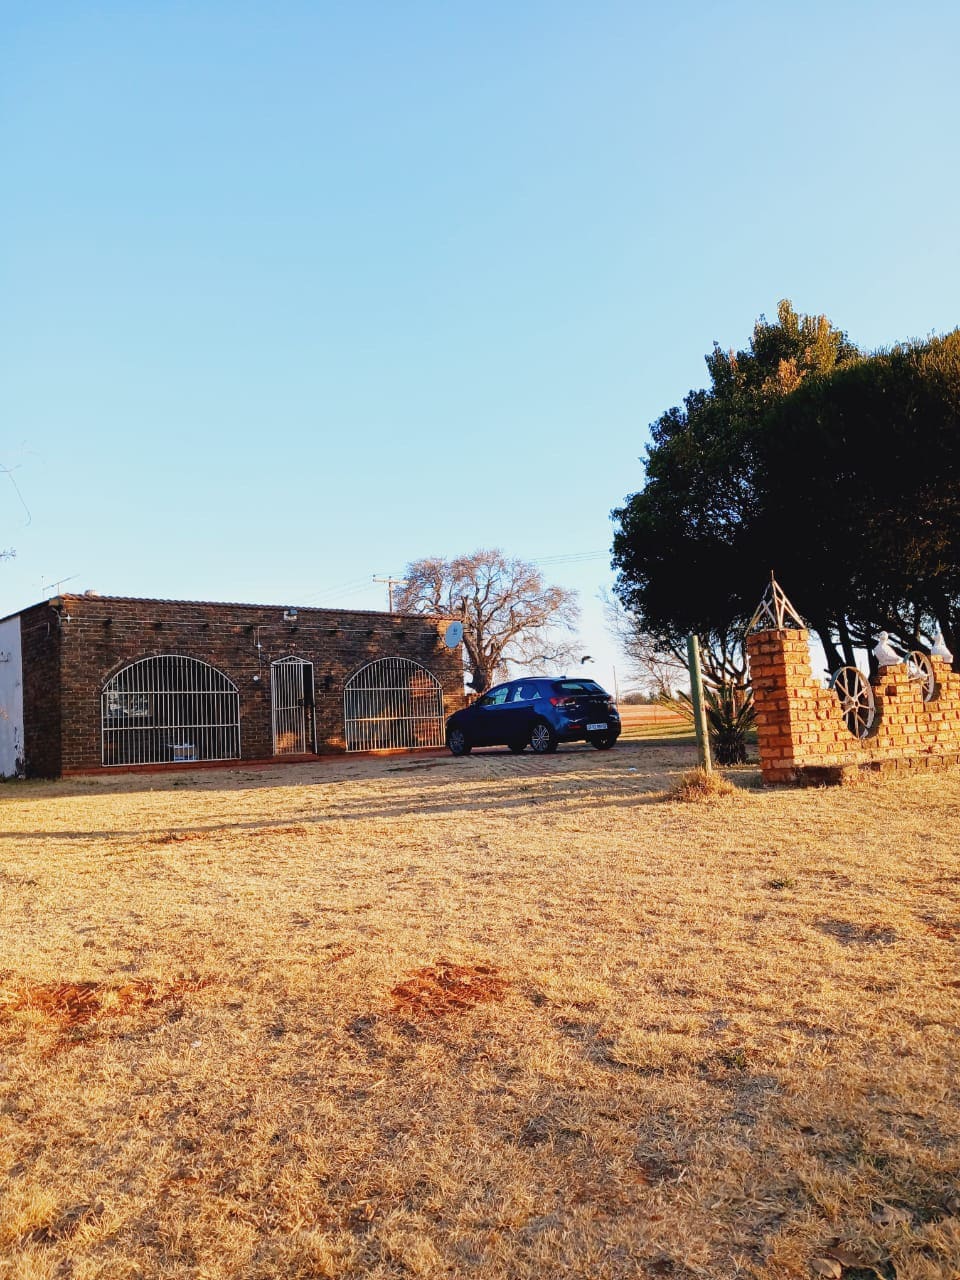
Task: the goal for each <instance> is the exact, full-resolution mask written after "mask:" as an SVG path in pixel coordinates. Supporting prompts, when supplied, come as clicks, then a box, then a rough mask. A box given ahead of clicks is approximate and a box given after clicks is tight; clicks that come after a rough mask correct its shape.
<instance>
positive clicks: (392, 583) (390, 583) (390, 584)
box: [373, 575, 406, 613]
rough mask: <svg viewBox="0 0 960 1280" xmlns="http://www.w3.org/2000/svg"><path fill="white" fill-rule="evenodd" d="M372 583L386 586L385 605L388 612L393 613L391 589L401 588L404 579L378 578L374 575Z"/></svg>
mask: <svg viewBox="0 0 960 1280" xmlns="http://www.w3.org/2000/svg"><path fill="white" fill-rule="evenodd" d="M373 580H374V582H385V583H386V584H387V604H388V606H389V609H390V612H391V613H393V588H394V587H402V586H403V584H404V582H406V578H378V577H377V576H376V575H374V579H373Z"/></svg>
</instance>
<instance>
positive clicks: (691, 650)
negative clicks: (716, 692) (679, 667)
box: [687, 636, 713, 773]
mask: <svg viewBox="0 0 960 1280" xmlns="http://www.w3.org/2000/svg"><path fill="white" fill-rule="evenodd" d="M687 665H688V666H689V668H690V701H691V702H692V703H693V723H694V725H695V726H696V730H697V755H698V756H699V757H700V768H701V769H703V770H704V771H705V772H706V773H712V772H713V761H712V760H711V759H710V735H709V733H708V731H707V714H706V711H705V709H704V705H703V676H702V674H701V672H700V641H699V639H698V638H697V637H696V636H688V637H687Z"/></svg>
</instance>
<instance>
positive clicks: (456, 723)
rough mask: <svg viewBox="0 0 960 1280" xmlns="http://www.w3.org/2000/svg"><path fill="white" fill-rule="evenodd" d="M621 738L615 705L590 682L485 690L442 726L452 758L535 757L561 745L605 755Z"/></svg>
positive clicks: (541, 679)
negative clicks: (483, 751)
mask: <svg viewBox="0 0 960 1280" xmlns="http://www.w3.org/2000/svg"><path fill="white" fill-rule="evenodd" d="M619 737H620V713H619V712H618V711H617V707H616V703H615V702H614V701H613V699H612V698H611V697H610V695H609V693H607V691H606V690H605V689H601V687H600V685H598V684H597V683H596V681H595V680H578V679H568V678H567V677H565V676H560V677H556V678H554V679H549V678H547V677H545V676H532V677H527V678H525V679H523V680H509V681H508V682H507V683H506V684H498V685H496V686H495V687H494V688H493V689H488V690H487V692H486V693H485V694H484V695H483V697H482V698H478V699H477V701H476V702H474V703H473V704H472V705H471V706H469V707H464V708H463V710H462V711H455V712H454V713H453V715H452V716H450V718H449V719H448V720H447V746H448V747H449V748H450V750H451V751H452V752H453V754H454V755H455V756H465V755H468V754H469V752H471V751H472V750H473V748H474V747H509V748H510V750H511V751H513V752H516V753H518V754H519V752H521V751H524V750H525V749H526V748H527V747H529V748H530V749H531V751H536V752H538V753H540V754H542V753H544V752H548V751H556V749H557V746H558V745H559V744H560V743H561V742H589V743H591V744H592V745H593V746H595V747H596V748H597V750H598V751H606V750H607V749H608V748H609V747H612V746H613V744H614V743H615V742H616V740H617V738H619Z"/></svg>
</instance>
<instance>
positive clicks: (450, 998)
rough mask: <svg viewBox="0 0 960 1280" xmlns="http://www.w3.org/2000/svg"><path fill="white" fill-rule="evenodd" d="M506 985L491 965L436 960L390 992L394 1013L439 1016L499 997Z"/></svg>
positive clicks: (457, 1011) (412, 1016) (412, 1015)
mask: <svg viewBox="0 0 960 1280" xmlns="http://www.w3.org/2000/svg"><path fill="white" fill-rule="evenodd" d="M508 985H509V983H508V982H507V980H506V979H505V978H502V977H501V976H500V975H499V973H498V972H497V970H496V969H494V968H493V967H492V966H490V965H483V964H473V965H470V964H452V963H451V962H450V961H449V960H438V961H437V962H436V964H433V965H428V966H427V967H426V968H423V969H418V970H417V971H416V973H414V974H412V975H411V976H410V977H409V978H407V980H406V981H405V982H399V983H397V985H396V986H395V987H393V988H392V990H391V992H390V994H391V996H392V997H393V1011H394V1013H400V1014H404V1015H405V1016H406V1017H410V1018H442V1017H444V1016H446V1015H447V1014H451V1013H463V1012H464V1011H465V1010H467V1009H472V1008H473V1007H474V1005H478V1004H490V1003H492V1002H493V1001H498V1000H502V999H503V997H504V993H505V992H506V990H507V987H508Z"/></svg>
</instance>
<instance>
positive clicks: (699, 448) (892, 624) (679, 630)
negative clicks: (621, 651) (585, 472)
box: [614, 303, 960, 681]
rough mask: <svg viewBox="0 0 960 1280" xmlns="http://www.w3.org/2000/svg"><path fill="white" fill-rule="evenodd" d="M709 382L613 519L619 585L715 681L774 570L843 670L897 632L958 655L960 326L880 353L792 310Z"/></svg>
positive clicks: (641, 620)
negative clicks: (696, 642) (698, 648)
mask: <svg viewBox="0 0 960 1280" xmlns="http://www.w3.org/2000/svg"><path fill="white" fill-rule="evenodd" d="M707 363H708V367H709V369H710V374H711V385H710V387H709V388H708V389H706V390H704V391H698V392H691V393H690V395H689V396H688V397H687V398H686V400H685V401H684V405H683V407H682V408H678V409H672V410H670V411H669V412H668V413H667V414H665V415H664V416H663V417H662V418H661V419H660V420H659V421H658V422H657V423H655V424H654V426H653V428H652V441H653V442H652V444H651V446H650V449H649V451H648V454H647V474H646V484H645V485H644V488H643V489H642V490H641V491H640V492H639V493H637V494H634V495H632V496H631V497H630V498H628V499H627V501H626V503H625V505H624V506H623V507H622V508H621V509H620V510H618V511H616V512H615V513H614V517H615V519H616V521H617V529H616V533H615V537H614V564H615V566H616V567H617V569H618V570H619V577H618V581H617V592H618V594H619V596H620V598H621V600H622V601H623V602H624V604H625V605H626V606H627V607H628V608H629V609H630V610H631V612H632V616H633V618H634V622H635V625H636V626H637V627H638V628H639V629H641V630H642V631H643V632H644V633H647V634H650V635H651V636H653V637H654V638H656V640H657V641H658V642H659V643H662V644H664V645H665V646H668V647H670V648H671V649H674V650H676V649H677V648H678V647H679V645H680V644H681V643H682V640H683V638H684V636H685V635H686V634H687V633H689V632H691V631H696V632H698V633H700V634H701V636H703V637H705V638H706V639H707V641H708V644H709V650H708V661H709V662H710V663H711V664H712V669H711V674H712V675H713V676H714V678H715V680H717V681H723V680H735V679H737V678H738V677H739V675H740V673H741V670H742V652H741V649H740V648H739V644H738V642H739V640H740V638H741V636H742V628H743V624H744V622H745V621H746V620H747V618H748V617H749V615H750V613H751V612H752V609H753V607H754V606H755V604H756V601H757V598H758V596H759V593H760V590H761V589H762V584H763V582H764V581H765V579H766V576H767V574H768V573H769V571H770V569H771V568H773V569H774V570H775V571H776V573H777V576H778V578H779V579H780V581H781V583H782V584H783V585H784V587H785V589H786V590H787V592H788V594H789V596H790V598H791V600H793V602H794V604H795V605H796V606H797V608H798V609H799V610H800V612H801V613H802V614H804V616H805V617H807V618H808V620H809V621H810V622H811V624H812V625H813V627H814V628H815V629H816V631H817V632H818V634H819V637H820V639H821V641H822V643H823V646H824V650H825V653H826V656H827V661H828V664H829V666H830V667H831V669H833V668H835V667H837V666H840V665H842V664H844V663H850V662H852V661H853V659H854V647H855V646H860V645H865V646H869V647H872V645H873V643H874V642H875V639H876V636H877V633H878V632H879V631H881V630H884V631H887V632H889V633H891V635H893V636H894V638H895V639H897V640H899V641H900V643H901V644H902V646H903V647H904V648H912V647H923V645H924V643H925V641H929V639H930V638H932V636H933V634H934V633H935V631H936V630H937V629H942V631H943V633H944V637H945V639H946V640H947V643H948V644H949V645H950V646H951V648H952V649H953V650H954V652H955V653H956V652H957V649H958V648H960V567H958V566H960V332H955V333H951V334H948V335H947V336H945V337H943V338H936V339H931V340H930V341H927V342H921V343H910V344H904V345H901V346H898V347H895V348H894V349H892V350H891V351H888V352H881V353H878V354H876V355H873V356H864V355H862V354H860V353H859V352H858V351H857V350H856V348H854V347H853V346H852V345H851V344H850V342H849V341H848V340H847V338H846V336H845V335H844V334H843V333H842V332H840V331H839V330H837V329H835V328H834V327H833V326H832V325H830V324H829V322H827V321H826V320H825V319H824V318H823V317H801V316H798V315H796V313H795V312H794V311H793V308H792V307H790V305H789V304H788V303H781V305H780V308H779V311H778V323H777V324H776V325H770V324H767V323H766V321H764V320H761V321H760V322H759V323H758V325H757V327H756V329H755V330H754V335H753V340H752V341H751V343H750V346H749V348H748V349H747V350H745V351H743V352H737V353H736V354H735V355H731V356H726V355H724V354H723V353H722V352H720V351H719V349H716V348H715V350H714V352H713V354H712V356H709V357H708V358H707Z"/></svg>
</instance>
